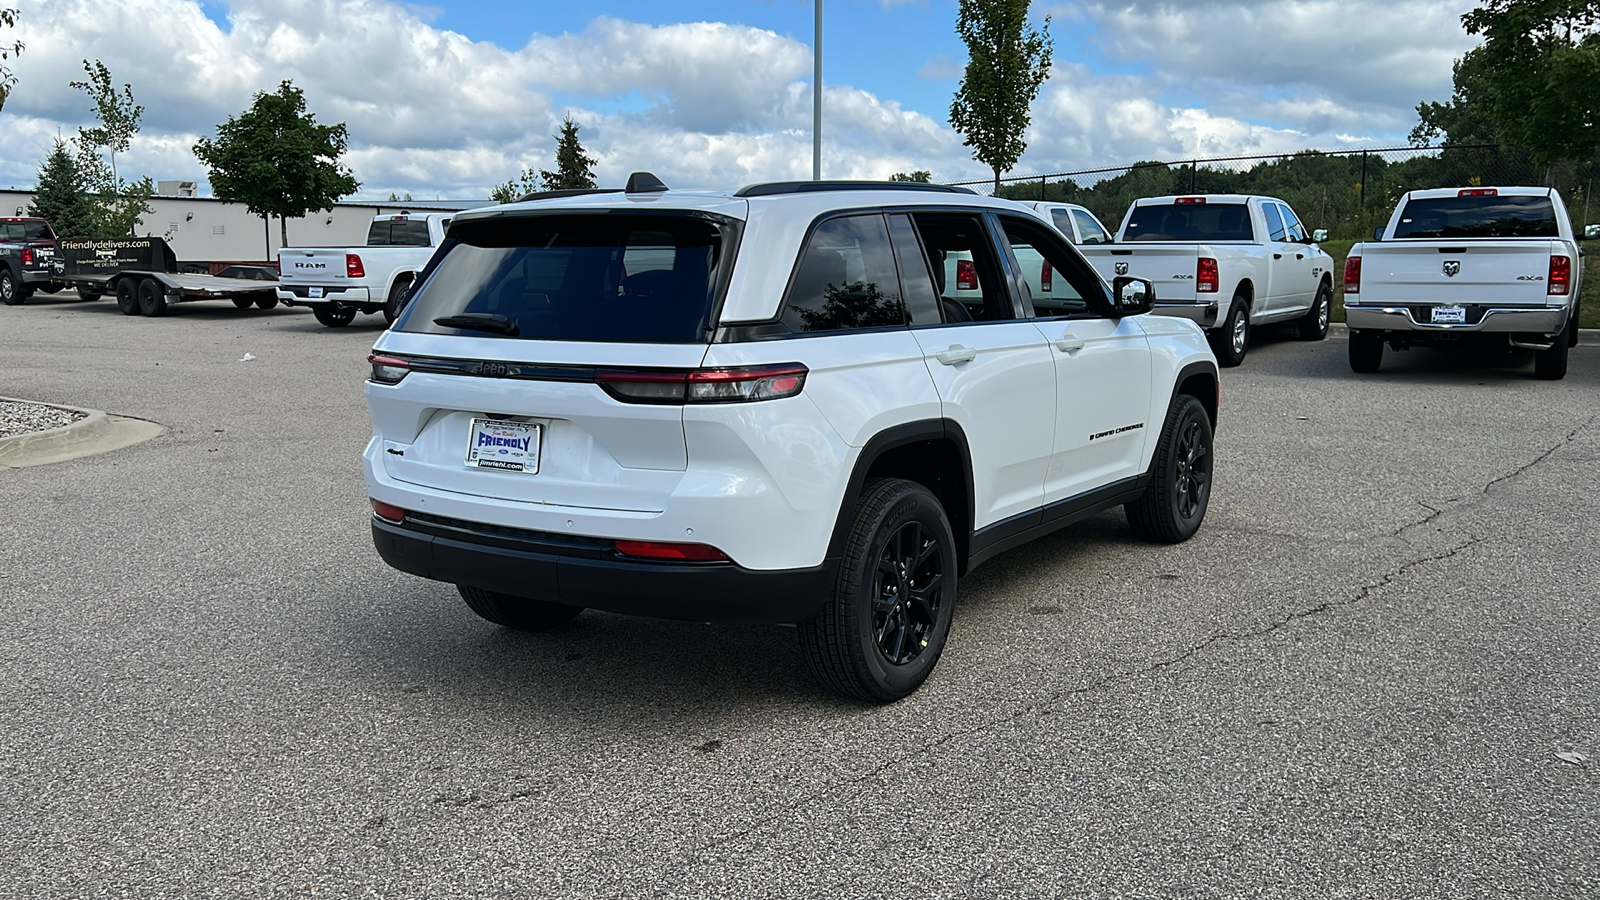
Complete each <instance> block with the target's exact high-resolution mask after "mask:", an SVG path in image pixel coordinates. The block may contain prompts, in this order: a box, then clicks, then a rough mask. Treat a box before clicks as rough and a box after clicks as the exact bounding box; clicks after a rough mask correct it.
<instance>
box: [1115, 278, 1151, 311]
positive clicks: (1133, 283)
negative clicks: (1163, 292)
mask: <svg viewBox="0 0 1600 900" xmlns="http://www.w3.org/2000/svg"><path fill="white" fill-rule="evenodd" d="M1111 296H1112V297H1114V298H1115V300H1116V304H1117V315H1119V316H1138V315H1143V314H1145V313H1147V312H1149V311H1150V310H1152V309H1154V308H1155V305H1156V286H1155V285H1154V284H1153V283H1151V282H1150V281H1149V279H1145V278H1134V277H1133V276H1131V275H1118V276H1117V277H1116V278H1114V279H1112V281H1111Z"/></svg>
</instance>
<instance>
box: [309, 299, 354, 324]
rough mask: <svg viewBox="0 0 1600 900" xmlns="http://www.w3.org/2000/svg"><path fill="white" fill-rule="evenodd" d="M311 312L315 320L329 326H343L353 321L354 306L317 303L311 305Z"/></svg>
mask: <svg viewBox="0 0 1600 900" xmlns="http://www.w3.org/2000/svg"><path fill="white" fill-rule="evenodd" d="M311 314H312V315H314V316H316V317H317V321H318V322H321V323H322V324H324V325H326V326H328V327H329V328H343V327H344V326H346V325H349V324H350V323H351V322H353V321H355V318H356V308H355V307H354V306H335V305H333V304H332V303H318V304H317V305H316V306H313V307H311Z"/></svg>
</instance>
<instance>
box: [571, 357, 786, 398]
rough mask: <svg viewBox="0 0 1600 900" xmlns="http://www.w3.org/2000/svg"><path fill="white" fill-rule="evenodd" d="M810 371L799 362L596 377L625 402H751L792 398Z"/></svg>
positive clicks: (601, 385) (595, 377)
mask: <svg viewBox="0 0 1600 900" xmlns="http://www.w3.org/2000/svg"><path fill="white" fill-rule="evenodd" d="M810 371H811V370H810V369H807V368H806V367H805V366H803V365H800V364H799V363H780V364H778V365H771V366H743V367H740V368H735V369H696V370H693V371H689V372H650V371H632V372H630V371H616V372H596V373H595V376H594V380H595V382H596V383H598V384H599V385H600V387H601V388H603V389H604V390H605V392H606V393H608V394H610V395H611V396H612V397H615V398H616V399H618V400H621V401H623V402H624V403H751V402H754V401H757V400H781V399H783V398H785V397H793V396H795V395H796V394H798V393H800V391H801V390H802V389H803V388H804V387H805V384H806V374H807V373H809V372H810Z"/></svg>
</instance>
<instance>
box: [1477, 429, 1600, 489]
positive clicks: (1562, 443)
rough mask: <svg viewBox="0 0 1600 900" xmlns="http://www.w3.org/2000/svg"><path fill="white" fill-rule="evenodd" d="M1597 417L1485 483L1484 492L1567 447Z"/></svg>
mask: <svg viewBox="0 0 1600 900" xmlns="http://www.w3.org/2000/svg"><path fill="white" fill-rule="evenodd" d="M1596 419H1600V413H1595V414H1594V415H1592V416H1590V417H1589V420H1588V421H1586V422H1584V423H1583V424H1582V425H1579V426H1578V427H1576V428H1574V429H1572V430H1571V431H1569V432H1567V436H1566V437H1564V438H1562V439H1561V440H1560V441H1558V442H1557V443H1556V445H1555V446H1554V447H1551V448H1550V449H1549V450H1546V451H1545V452H1543V453H1541V454H1539V455H1538V456H1536V457H1534V458H1533V460H1532V461H1530V462H1528V463H1525V464H1523V465H1521V466H1518V467H1517V468H1515V469H1512V470H1511V471H1510V472H1507V473H1506V474H1504V475H1501V476H1500V477H1499V478H1496V479H1494V480H1493V481H1491V482H1489V483H1488V484H1486V485H1484V486H1483V492H1484V494H1488V493H1489V489H1490V488H1492V487H1494V486H1495V485H1497V484H1499V483H1501V482H1502V481H1510V480H1511V479H1513V478H1515V477H1517V476H1518V475H1521V474H1522V473H1523V472H1526V471H1528V470H1529V469H1531V468H1533V467H1534V466H1537V465H1538V464H1540V463H1542V462H1544V461H1545V460H1547V459H1549V458H1550V456H1551V455H1552V454H1554V453H1555V452H1556V451H1557V450H1560V449H1561V448H1562V447H1565V446H1567V445H1568V444H1570V443H1572V441H1573V439H1574V438H1576V437H1577V436H1578V432H1580V431H1583V430H1584V429H1585V428H1588V427H1589V426H1590V425H1593V424H1594V423H1595V420H1596Z"/></svg>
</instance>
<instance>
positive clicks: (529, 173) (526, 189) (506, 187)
mask: <svg viewBox="0 0 1600 900" xmlns="http://www.w3.org/2000/svg"><path fill="white" fill-rule="evenodd" d="M537 190H539V173H538V172H535V171H534V170H533V169H523V170H522V174H521V175H519V176H517V177H516V178H513V179H511V180H510V181H507V182H506V183H505V184H497V185H495V186H494V190H492V191H490V192H489V199H490V200H493V201H494V202H496V203H515V202H517V201H518V200H520V199H522V198H523V197H525V196H527V195H528V194H531V193H533V192H534V191H537Z"/></svg>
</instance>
